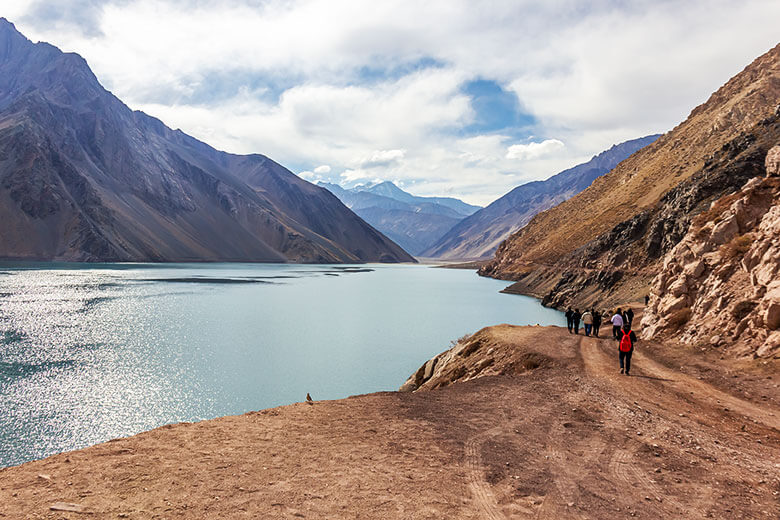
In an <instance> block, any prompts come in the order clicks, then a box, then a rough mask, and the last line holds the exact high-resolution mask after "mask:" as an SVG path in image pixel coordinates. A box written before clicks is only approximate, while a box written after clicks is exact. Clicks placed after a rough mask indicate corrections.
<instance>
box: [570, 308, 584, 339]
mask: <svg viewBox="0 0 780 520" xmlns="http://www.w3.org/2000/svg"><path fill="white" fill-rule="evenodd" d="M580 318H582V314H580V310H579V309H574V316H572V317H571V319H572V321H573V322H574V323H573V324H572V326H573V327H574V333H575V334H579V333H580Z"/></svg>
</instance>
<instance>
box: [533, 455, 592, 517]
mask: <svg viewBox="0 0 780 520" xmlns="http://www.w3.org/2000/svg"><path fill="white" fill-rule="evenodd" d="M597 452H598V450H592V451H590V452H589V453H591V454H593V455H595V454H596V453H597ZM546 458H547V459H548V460H549V461H550V466H551V469H554V470H555V477H554V479H555V482H554V483H555V489H556V491H557V496H555V497H551V496H550V495H549V494H548V495H547V496H545V499H544V502H542V506H541V507H540V508H539V512H538V513H537V515H536V518H537V520H552V519H556V520H557V519H559V518H584V517H583V516H582V515H581V514H579V513H578V512H576V511H573V510H571V509H570V508H569V505H568V504H576V503H577V502H578V501H579V500H578V499H579V494H580V492H579V486H578V485H577V482H575V481H574V480H573V479H572V478H571V477H570V476H569V475H571V474H573V473H574V472H572V471H571V466H570V465H569V462H567V460H566V456H565V455H564V454H563V453H561V452H560V451H559V450H558V449H557V448H556V447H555V446H553V445H548V446H547V449H546ZM590 458H592V457H588V459H590ZM586 462H588V460H583V463H586Z"/></svg>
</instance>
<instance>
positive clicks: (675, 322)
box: [669, 307, 691, 330]
mask: <svg viewBox="0 0 780 520" xmlns="http://www.w3.org/2000/svg"><path fill="white" fill-rule="evenodd" d="M690 319H691V308H690V307H685V308H683V309H680V310H678V311H674V312H673V313H672V315H671V316H669V326H670V327H672V328H673V329H675V330H679V329H680V328H682V326H683V325H685V324H686V323H688V320H690Z"/></svg>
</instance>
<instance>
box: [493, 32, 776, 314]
mask: <svg viewBox="0 0 780 520" xmlns="http://www.w3.org/2000/svg"><path fill="white" fill-rule="evenodd" d="M779 102H780V45H778V46H777V47H775V48H774V49H772V50H770V51H769V52H767V53H766V54H764V55H763V56H761V57H759V58H757V59H756V60H755V61H754V62H753V63H751V64H750V65H749V66H748V67H746V68H745V69H744V70H743V71H742V72H740V73H739V74H738V75H736V76H735V77H734V78H732V79H731V80H729V81H728V82H727V83H726V84H725V85H724V86H722V87H721V88H720V89H718V90H717V91H716V92H715V93H714V94H713V95H712V96H710V98H709V99H708V100H707V102H705V103H704V104H702V105H701V106H699V107H697V108H695V109H694V110H693V111H692V112H691V114H690V116H689V117H688V118H687V119H686V120H685V121H684V122H683V123H681V124H680V125H678V126H677V127H675V128H674V129H673V130H671V131H670V132H668V133H666V134H664V135H663V136H662V137H660V138H659V139H658V140H656V141H655V142H654V143H653V144H651V145H649V146H648V147H646V148H644V149H642V150H640V151H639V152H637V153H635V154H634V155H632V156H631V157H629V158H628V159H626V160H625V161H623V162H622V163H620V164H619V165H618V166H617V167H616V168H615V169H613V170H612V171H611V172H610V173H608V174H607V175H605V176H603V177H600V178H598V179H596V181H594V182H593V184H592V185H591V186H590V187H589V188H587V189H586V190H584V191H583V192H581V193H580V194H578V195H576V196H574V197H572V198H571V199H569V200H568V201H565V202H563V203H561V204H560V205H558V206H556V207H555V208H552V209H550V210H548V211H545V212H543V213H540V214H539V215H537V216H536V217H534V218H533V219H532V220H531V222H529V224H528V225H527V226H526V227H524V228H523V229H521V230H520V231H519V232H517V233H515V234H514V235H512V236H511V237H510V238H508V239H507V240H506V241H505V242H503V243H502V244H501V245H500V246H499V248H498V250H497V252H496V256H495V258H494V259H493V260H492V261H491V262H490V263H489V264H488V265H486V266H484V267H483V268H482V269H481V271H480V273H481V274H483V275H487V276H493V277H499V278H503V279H508V280H515V281H517V283H515V284H514V285H513V286H512V288H510V291H515V292H520V293H524V294H532V295H535V296H538V297H540V298H543V302H544V303H545V304H547V305H551V306H558V307H559V306H563V305H567V304H570V303H574V304H579V305H586V304H590V303H595V302H599V303H604V304H609V303H624V302H627V301H634V300H637V299H640V298H641V297H642V296H644V295H645V294H647V293H648V291H649V287H650V282H651V280H652V279H653V278H654V277H655V276H656V275H657V274H658V273H659V272H660V271H661V269H662V267H663V258H664V256H665V255H666V254H667V253H668V252H669V251H671V250H672V249H673V248H674V247H675V246H676V245H677V244H678V242H680V241H681V240H682V239H683V237H684V236H685V235H686V233H688V231H689V229H690V226H691V222H692V221H693V219H694V217H696V215H698V214H700V213H702V212H703V211H705V210H707V209H708V208H709V207H710V205H711V204H712V203H713V202H714V201H716V200H717V199H719V198H721V197H723V196H726V195H729V194H732V193H735V192H737V191H739V190H740V189H742V188H743V186H744V185H745V184H746V183H747V182H748V181H749V180H750V179H752V178H754V177H757V176H761V175H763V173H764V157H765V156H766V153H767V151H768V150H769V148H770V147H771V146H773V145H774V144H775V143H777V142H778V140H780V110H778V109H777V106H778V103H779Z"/></svg>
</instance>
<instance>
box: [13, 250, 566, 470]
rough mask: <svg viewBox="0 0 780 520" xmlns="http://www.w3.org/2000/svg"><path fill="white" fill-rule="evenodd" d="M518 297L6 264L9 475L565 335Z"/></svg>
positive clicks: (341, 277)
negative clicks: (456, 344)
mask: <svg viewBox="0 0 780 520" xmlns="http://www.w3.org/2000/svg"><path fill="white" fill-rule="evenodd" d="M506 285H507V282H501V281H496V280H491V279H485V278H480V277H478V276H477V275H476V274H475V273H474V272H473V271H466V270H456V269H438V268H433V267H428V266H419V265H400V266H398V265H354V266H333V265H269V264H165V265H161V264H29V263H25V264H21V263H16V264H14V263H4V264H0V467H3V466H9V465H15V464H19V463H22V462H25V461H29V460H33V459H39V458H42V457H45V456H47V455H50V454H53V453H57V452H61V451H65V450H72V449H77V448H82V447H85V446H88V445H92V444H96V443H99V442H103V441H106V440H109V439H112V438H116V437H123V436H127V435H132V434H135V433H138V432H141V431H144V430H149V429H151V428H155V427H157V426H161V425H163V424H167V423H172V422H181V421H195V420H200V419H208V418H213V417H218V416H222V415H230V414H239V413H243V412H247V411H250V410H258V409H263V408H268V407H273V406H278V405H284V404H289V403H292V402H296V401H302V400H303V399H304V398H305V396H306V393H307V392H309V393H311V395H312V397H313V398H314V399H318V400H319V399H339V398H342V397H346V396H349V395H355V394H362V393H368V392H376V391H381V390H395V389H397V388H398V387H399V386H400V385H401V384H402V383H403V382H404V381H405V380H406V378H407V377H408V376H409V375H410V374H411V373H412V372H414V371H415V370H416V369H417V368H418V367H419V366H420V365H421V364H422V363H423V362H424V361H425V360H427V359H429V358H430V357H432V356H433V355H435V354H437V353H439V352H441V351H443V350H445V349H447V348H449V346H450V342H451V340H454V339H457V338H459V337H460V336H462V335H464V334H468V333H472V332H475V331H477V330H479V329H480V328H482V327H485V326H488V325H495V324H498V323H512V324H518V325H525V324H537V323H539V324H542V325H545V324H554V325H564V324H565V319H564V318H563V315H562V314H561V313H559V312H557V311H554V310H551V309H546V308H544V307H542V306H541V305H539V303H538V302H537V301H536V300H534V299H532V298H527V297H524V296H516V295H508V294H500V293H499V291H500V290H501V289H502V288H504V287H505V286H506Z"/></svg>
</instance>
